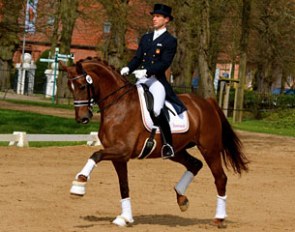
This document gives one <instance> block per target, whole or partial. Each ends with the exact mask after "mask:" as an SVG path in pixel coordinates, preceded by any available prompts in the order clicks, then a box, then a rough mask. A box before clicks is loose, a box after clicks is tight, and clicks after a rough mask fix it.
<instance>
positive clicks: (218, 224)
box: [211, 218, 227, 229]
mask: <svg viewBox="0 0 295 232" xmlns="http://www.w3.org/2000/svg"><path fill="white" fill-rule="evenodd" d="M211 225H212V226H215V227H217V228H219V229H224V228H226V227H227V225H226V224H225V220H224V219H219V218H215V219H213V221H212V222H211Z"/></svg>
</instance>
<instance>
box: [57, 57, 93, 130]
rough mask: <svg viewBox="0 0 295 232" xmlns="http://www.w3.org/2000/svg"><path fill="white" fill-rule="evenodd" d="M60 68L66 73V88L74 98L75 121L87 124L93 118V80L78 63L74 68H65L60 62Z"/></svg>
mask: <svg viewBox="0 0 295 232" xmlns="http://www.w3.org/2000/svg"><path fill="white" fill-rule="evenodd" d="M60 66H61V67H62V69H63V70H64V71H66V72H67V74H68V75H67V77H68V87H69V89H70V91H71V92H72V94H73V97H74V106H75V119H76V121H77V122H79V123H83V124H87V123H88V122H89V121H90V119H91V118H92V116H93V113H92V105H93V103H94V95H95V93H94V87H93V80H92V78H91V76H89V75H88V74H87V73H86V72H85V71H84V69H83V67H82V64H81V63H80V62H78V63H77V64H76V65H75V66H71V67H67V66H66V65H64V64H63V63H62V62H60Z"/></svg>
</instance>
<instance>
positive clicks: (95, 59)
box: [77, 56, 120, 75]
mask: <svg viewBox="0 0 295 232" xmlns="http://www.w3.org/2000/svg"><path fill="white" fill-rule="evenodd" d="M87 62H95V63H99V64H101V65H102V66H104V67H106V68H107V69H108V70H109V71H111V72H113V73H114V74H116V75H120V70H119V69H117V68H116V67H115V66H113V65H111V64H109V63H108V62H107V61H106V60H102V59H101V58H99V57H90V56H88V57H87V58H85V59H80V60H79V61H77V65H81V64H82V63H87Z"/></svg>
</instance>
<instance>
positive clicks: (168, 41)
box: [128, 31, 186, 114]
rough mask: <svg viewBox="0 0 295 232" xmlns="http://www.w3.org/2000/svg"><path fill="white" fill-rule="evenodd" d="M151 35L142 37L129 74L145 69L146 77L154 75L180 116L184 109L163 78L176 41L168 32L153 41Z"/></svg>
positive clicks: (172, 56)
mask: <svg viewBox="0 0 295 232" xmlns="http://www.w3.org/2000/svg"><path fill="white" fill-rule="evenodd" d="M153 35H154V33H148V34H145V35H143V36H142V38H141V40H140V43H139V46H138V49H137V51H136V54H135V56H134V57H133V59H132V60H131V61H130V62H129V63H128V67H129V69H130V73H132V72H133V71H134V70H136V69H146V70H147V76H148V77H150V76H152V75H155V76H156V78H157V79H158V80H159V81H160V82H161V83H162V84H163V86H164V88H165V91H166V99H167V100H168V101H170V102H171V103H172V104H173V106H174V108H175V110H176V112H177V113H178V114H180V113H182V112H183V111H185V110H186V107H185V106H184V105H183V103H182V102H181V101H180V100H179V98H178V97H177V96H176V94H175V93H174V91H173V89H172V87H171V85H170V84H169V83H168V81H167V79H166V76H165V71H166V70H167V69H168V68H169V66H170V65H171V63H172V60H173V58H174V56H175V53H176V49H177V39H176V38H175V37H173V36H172V35H171V34H170V33H169V32H168V31H166V32H164V33H163V34H162V35H160V36H159V37H158V38H157V39H155V40H154V41H153Z"/></svg>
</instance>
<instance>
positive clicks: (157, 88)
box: [136, 77, 166, 117]
mask: <svg viewBox="0 0 295 232" xmlns="http://www.w3.org/2000/svg"><path fill="white" fill-rule="evenodd" d="M136 84H146V85H147V86H148V87H149V90H150V92H151V93H152V95H153V97H154V114H155V116H156V117H157V116H159V115H160V113H161V110H162V108H163V106H164V103H165V98H166V92H165V88H164V86H163V85H162V83H161V82H160V81H158V79H157V78H156V77H150V78H141V79H139V80H138V81H137V82H136Z"/></svg>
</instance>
